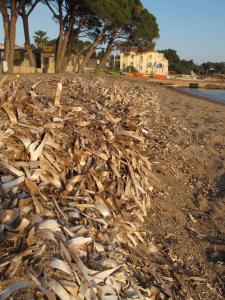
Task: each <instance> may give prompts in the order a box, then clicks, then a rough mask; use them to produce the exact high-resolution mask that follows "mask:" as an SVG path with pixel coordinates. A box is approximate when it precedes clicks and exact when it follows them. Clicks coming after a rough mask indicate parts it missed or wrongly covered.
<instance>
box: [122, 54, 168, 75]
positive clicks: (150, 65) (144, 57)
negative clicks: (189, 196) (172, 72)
mask: <svg viewBox="0 0 225 300" xmlns="http://www.w3.org/2000/svg"><path fill="white" fill-rule="evenodd" d="M120 69H121V71H125V72H126V71H128V72H129V71H130V70H132V69H133V70H135V69H136V70H137V72H138V73H142V74H149V75H152V76H154V77H161V78H167V76H168V60H167V59H166V58H165V57H164V54H163V53H159V52H157V51H145V52H138V51H137V50H136V49H131V50H130V51H129V52H121V53H120Z"/></svg>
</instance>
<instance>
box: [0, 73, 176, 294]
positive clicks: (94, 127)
mask: <svg viewBox="0 0 225 300" xmlns="http://www.w3.org/2000/svg"><path fill="white" fill-rule="evenodd" d="M39 85H40V82H37V83H36V84H34V85H33V86H32V87H31V88H30V90H29V92H27V91H25V90H24V89H23V88H22V86H21V84H20V80H19V78H17V79H14V80H8V79H7V78H4V79H3V80H2V81H1V82H0V165H1V168H0V205H1V209H0V253H1V255H0V277H1V283H0V299H7V298H10V297H11V299H46V298H47V299H63V300H67V299H107V300H114V299H165V297H173V294H171V290H170V289H168V288H167V286H166V285H164V283H163V280H162V278H160V276H157V275H156V274H155V275H154V272H153V271H152V270H151V271H152V272H150V271H149V272H150V273H151V279H152V280H151V281H149V280H148V276H147V275H146V274H147V273H148V271H147V269H145V268H144V267H143V266H142V264H141V257H142V256H143V257H144V256H146V257H147V255H153V256H154V255H156V256H157V255H158V249H157V247H156V246H155V245H154V243H153V241H152V240H151V237H150V236H149V234H148V232H146V231H145V228H144V222H145V217H146V216H147V211H148V209H149V207H150V203H151V196H152V193H153V192H154V189H155V186H157V184H158V181H159V179H158V178H157V176H156V175H155V174H154V172H153V171H152V166H151V163H150V161H149V151H150V149H151V147H152V142H151V137H152V127H151V124H152V123H153V122H154V120H157V118H158V106H157V101H156V99H155V95H154V94H152V92H151V90H149V89H148V88H145V87H139V88H131V87H126V86H123V85H122V84H113V83H112V84H109V83H107V82H104V81H103V80H99V81H88V80H85V79H75V80H73V81H70V82H67V81H62V82H59V83H58V86H57V89H56V96H55V98H49V97H41V96H39V95H38V92H37V89H38V87H39ZM64 90H65V91H64ZM68 91H69V93H70V96H68V95H66V93H68ZM64 92H65V94H64V95H65V97H62V93H64ZM62 99H63V100H62ZM162 140H163V139H162ZM150 142H151V143H150ZM138 257H140V259H139V258H138ZM146 268H147V267H146Z"/></svg>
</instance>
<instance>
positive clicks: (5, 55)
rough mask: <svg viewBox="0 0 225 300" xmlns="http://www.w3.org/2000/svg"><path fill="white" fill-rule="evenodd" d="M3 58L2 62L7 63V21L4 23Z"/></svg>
mask: <svg viewBox="0 0 225 300" xmlns="http://www.w3.org/2000/svg"><path fill="white" fill-rule="evenodd" d="M4 33H5V37H4V57H3V60H4V61H7V62H8V59H9V21H8V20H7V21H4Z"/></svg>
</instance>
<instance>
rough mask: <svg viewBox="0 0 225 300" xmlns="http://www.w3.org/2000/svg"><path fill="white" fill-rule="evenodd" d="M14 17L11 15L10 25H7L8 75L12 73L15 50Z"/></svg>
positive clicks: (15, 18)
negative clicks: (8, 44)
mask: <svg viewBox="0 0 225 300" xmlns="http://www.w3.org/2000/svg"><path fill="white" fill-rule="evenodd" d="M16 21H17V17H16V15H14V14H13V15H12V17H11V20H10V23H9V41H10V46H9V57H8V69H9V70H8V72H9V73H10V74H12V73H13V65H14V50H15V39H16Z"/></svg>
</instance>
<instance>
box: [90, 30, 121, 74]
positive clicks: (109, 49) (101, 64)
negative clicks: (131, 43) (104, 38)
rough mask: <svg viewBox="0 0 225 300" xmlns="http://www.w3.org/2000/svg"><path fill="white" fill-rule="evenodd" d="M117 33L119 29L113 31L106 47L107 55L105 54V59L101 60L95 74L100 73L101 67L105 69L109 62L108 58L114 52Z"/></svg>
mask: <svg viewBox="0 0 225 300" xmlns="http://www.w3.org/2000/svg"><path fill="white" fill-rule="evenodd" d="M116 34H117V31H116V30H114V31H113V33H112V35H111V38H110V40H109V43H108V46H107V48H106V52H105V55H104V57H103V59H102V60H101V62H100V64H99V65H98V66H97V67H96V69H95V71H94V74H95V75H99V73H100V71H101V69H103V68H104V67H105V65H106V63H107V60H108V58H109V56H110V54H111V53H112V50H113V46H114V45H113V43H114V40H115V37H116Z"/></svg>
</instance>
